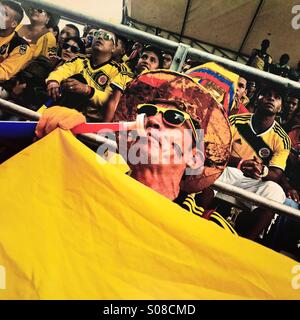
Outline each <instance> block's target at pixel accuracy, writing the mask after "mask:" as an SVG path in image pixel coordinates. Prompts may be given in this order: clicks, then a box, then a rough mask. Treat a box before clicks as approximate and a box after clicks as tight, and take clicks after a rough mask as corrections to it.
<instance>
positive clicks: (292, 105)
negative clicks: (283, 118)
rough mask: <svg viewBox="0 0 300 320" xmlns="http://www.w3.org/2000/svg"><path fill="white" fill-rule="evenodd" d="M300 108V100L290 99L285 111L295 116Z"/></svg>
mask: <svg viewBox="0 0 300 320" xmlns="http://www.w3.org/2000/svg"><path fill="white" fill-rule="evenodd" d="M298 106H299V99H297V98H294V97H288V99H287V101H286V104H285V111H286V113H287V114H289V115H291V114H293V113H294V112H295V111H296V110H297V109H298Z"/></svg>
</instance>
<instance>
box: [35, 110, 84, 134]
mask: <svg viewBox="0 0 300 320" xmlns="http://www.w3.org/2000/svg"><path fill="white" fill-rule="evenodd" d="M84 122H86V119H85V116H84V115H83V114H82V113H80V112H78V111H76V110H74V109H68V108H64V107H58V106H57V107H51V108H49V109H46V110H45V111H44V113H43V114H42V116H41V118H40V120H39V122H38V124H37V127H36V130H35V134H36V136H37V137H38V138H42V137H44V136H45V135H47V134H48V133H50V132H51V131H53V130H54V129H56V128H62V129H65V130H71V129H73V128H74V127H76V126H77V125H79V124H81V123H84Z"/></svg>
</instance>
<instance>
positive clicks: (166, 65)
mask: <svg viewBox="0 0 300 320" xmlns="http://www.w3.org/2000/svg"><path fill="white" fill-rule="evenodd" d="M172 60H173V58H172V56H171V55H170V54H168V53H165V54H164V64H163V68H164V69H170V67H171V64H172Z"/></svg>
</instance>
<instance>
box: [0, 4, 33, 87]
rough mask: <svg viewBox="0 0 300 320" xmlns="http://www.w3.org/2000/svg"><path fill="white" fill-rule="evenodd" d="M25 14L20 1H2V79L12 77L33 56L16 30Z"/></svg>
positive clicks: (0, 59)
mask: <svg viewBox="0 0 300 320" xmlns="http://www.w3.org/2000/svg"><path fill="white" fill-rule="evenodd" d="M23 16H24V13H23V10H22V8H21V6H20V5H19V4H18V3H16V2H14V1H1V2H0V81H5V80H9V79H11V78H12V77H13V76H14V75H15V74H17V73H18V72H19V71H20V70H21V69H22V67H23V66H24V65H25V64H26V63H27V62H28V61H29V60H30V59H31V58H32V54H33V53H32V50H31V49H30V47H29V45H28V43H27V41H26V40H24V39H22V38H21V37H19V36H18V34H17V33H16V31H15V30H16V27H17V26H18V24H19V23H20V22H21V21H22V19H23Z"/></svg>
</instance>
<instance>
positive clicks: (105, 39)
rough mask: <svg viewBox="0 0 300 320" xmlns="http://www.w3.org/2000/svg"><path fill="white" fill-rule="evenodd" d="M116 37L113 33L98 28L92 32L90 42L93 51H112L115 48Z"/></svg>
mask: <svg viewBox="0 0 300 320" xmlns="http://www.w3.org/2000/svg"><path fill="white" fill-rule="evenodd" d="M116 45H117V39H116V36H115V34H114V33H112V32H110V31H106V30H104V29H99V30H97V31H96V32H95V33H94V40H93V44H92V49H93V51H99V52H101V53H113V52H114V51H115V49H116Z"/></svg>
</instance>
